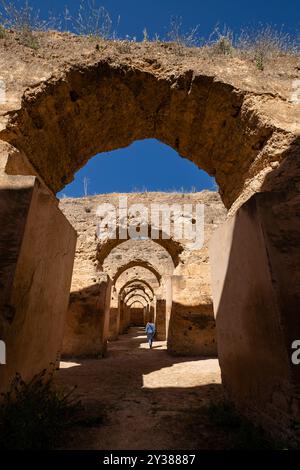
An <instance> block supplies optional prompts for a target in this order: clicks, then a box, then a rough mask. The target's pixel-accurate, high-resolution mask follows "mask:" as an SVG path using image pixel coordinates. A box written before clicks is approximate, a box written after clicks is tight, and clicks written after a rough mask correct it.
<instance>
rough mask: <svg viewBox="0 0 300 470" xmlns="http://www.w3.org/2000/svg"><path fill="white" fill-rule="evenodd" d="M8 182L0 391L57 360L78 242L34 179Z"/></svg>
mask: <svg viewBox="0 0 300 470" xmlns="http://www.w3.org/2000/svg"><path fill="white" fill-rule="evenodd" d="M11 179H12V181H11ZM9 180H10V181H9V189H6V188H5V184H4V181H2V182H1V188H0V195H1V203H2V204H4V207H2V210H1V211H0V212H1V227H2V230H1V236H0V240H1V244H0V252H1V273H5V274H6V276H7V278H6V279H8V280H9V281H10V283H9V284H8V283H6V284H2V286H1V316H0V337H1V339H2V340H3V341H5V343H6V353H7V361H6V362H7V363H6V365H3V366H1V367H0V378H1V380H0V390H1V391H3V390H5V389H6V388H7V387H8V385H9V384H10V381H11V380H12V378H13V377H14V375H15V374H16V372H19V373H20V374H21V375H22V377H23V379H24V380H29V379H31V378H32V376H33V375H34V374H36V373H39V372H41V371H42V370H43V369H44V368H48V367H49V366H50V363H56V362H57V361H58V360H59V357H60V353H61V343H62V337H63V329H64V323H65V314H66V310H67V305H68V300H69V289H70V284H71V272H72V266H73V261H74V253H75V243H76V234H75V231H74V229H73V228H72V227H71V225H70V223H69V222H68V221H67V220H66V218H65V217H64V215H63V214H62V212H61V211H60V210H59V209H58V207H57V201H56V200H55V198H54V197H53V196H52V194H50V193H49V192H48V191H47V190H46V189H45V188H44V187H43V186H41V184H40V183H39V181H38V180H37V179H36V178H35V177H25V178H23V177H21V178H19V177H16V176H15V177H9ZM25 183H26V184H25ZM2 217H3V218H2ZM4 217H6V218H5V219H4ZM20 242H21V243H20ZM41 254H43V256H41ZM2 279H5V277H3V278H2V277H1V282H2ZM46 286H47V287H46ZM2 287H4V289H3V290H2Z"/></svg>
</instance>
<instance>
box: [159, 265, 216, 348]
mask: <svg viewBox="0 0 300 470" xmlns="http://www.w3.org/2000/svg"><path fill="white" fill-rule="evenodd" d="M199 268H200V269H201V266H199ZM200 282H201V278H200V279H193V278H188V277H187V278H186V277H185V276H176V275H174V276H172V307H171V312H170V316H169V322H168V343H167V344H168V351H169V352H170V353H171V354H174V355H177V354H178V355H182V356H184V355H187V356H192V355H195V356H196V355H202V356H216V355H217V340H216V328H215V327H216V324H215V319H214V313H213V306H212V301H211V297H210V295H209V293H208V292H207V291H206V287H207V286H206V285H205V284H204V283H203V284H202V283H201V284H200ZM206 282H207V280H206ZM187 286H188V289H187ZM199 288H200V292H197V289H199ZM201 290H202V292H201ZM199 297H200V299H201V300H202V302H201V303H198V302H199Z"/></svg>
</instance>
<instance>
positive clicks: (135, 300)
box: [128, 299, 147, 307]
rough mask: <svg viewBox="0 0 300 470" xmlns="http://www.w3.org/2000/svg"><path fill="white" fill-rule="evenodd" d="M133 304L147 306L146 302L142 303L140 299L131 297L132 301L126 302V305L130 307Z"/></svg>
mask: <svg viewBox="0 0 300 470" xmlns="http://www.w3.org/2000/svg"><path fill="white" fill-rule="evenodd" d="M134 304H140V305H141V306H142V307H146V306H147V304H144V303H143V301H142V300H138V299H133V301H131V303H129V304H128V307H131V306H132V305H134Z"/></svg>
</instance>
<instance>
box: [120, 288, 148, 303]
mask: <svg viewBox="0 0 300 470" xmlns="http://www.w3.org/2000/svg"><path fill="white" fill-rule="evenodd" d="M137 295H138V296H139V297H142V298H143V299H144V300H146V301H147V302H149V303H150V302H151V300H152V299H150V297H149V296H148V294H146V293H145V292H144V291H143V290H140V289H133V290H132V291H130V292H128V293H127V294H126V295H125V297H124V298H123V301H124V302H125V303H127V301H129V300H130V299H131V298H132V297H134V296H137Z"/></svg>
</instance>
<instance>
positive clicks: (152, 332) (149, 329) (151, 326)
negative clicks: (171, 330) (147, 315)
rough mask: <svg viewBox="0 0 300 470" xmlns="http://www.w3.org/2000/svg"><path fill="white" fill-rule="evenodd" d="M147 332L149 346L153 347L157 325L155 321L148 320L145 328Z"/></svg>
mask: <svg viewBox="0 0 300 470" xmlns="http://www.w3.org/2000/svg"><path fill="white" fill-rule="evenodd" d="M145 331H146V334H147V341H148V343H149V348H150V349H151V348H152V343H153V338H154V335H155V325H154V323H151V322H148V323H147V325H146V328H145Z"/></svg>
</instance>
